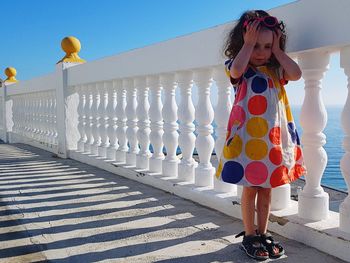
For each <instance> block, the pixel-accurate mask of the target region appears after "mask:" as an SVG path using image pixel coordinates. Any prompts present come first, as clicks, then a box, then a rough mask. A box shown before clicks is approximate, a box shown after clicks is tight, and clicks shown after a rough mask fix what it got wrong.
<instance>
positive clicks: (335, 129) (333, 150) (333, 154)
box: [292, 106, 348, 191]
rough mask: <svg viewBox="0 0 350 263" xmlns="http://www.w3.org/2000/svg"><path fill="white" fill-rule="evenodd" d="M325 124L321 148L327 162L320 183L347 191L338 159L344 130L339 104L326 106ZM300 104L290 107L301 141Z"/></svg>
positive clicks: (341, 155) (340, 153)
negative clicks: (324, 142) (323, 141)
mask: <svg viewBox="0 0 350 263" xmlns="http://www.w3.org/2000/svg"><path fill="white" fill-rule="evenodd" d="M326 110H327V117H328V120H327V125H326V127H325V129H324V130H323V133H324V134H325V135H326V137H327V138H326V144H325V145H324V146H323V148H324V149H325V150H326V152H327V156H328V163H327V166H326V169H325V171H324V173H323V176H322V179H321V184H322V185H326V186H329V187H332V188H335V189H339V190H343V191H348V189H347V186H346V183H345V180H344V177H343V175H342V173H341V170H340V160H341V158H342V157H343V156H344V148H343V147H342V143H343V139H344V131H343V130H342V127H341V112H342V107H341V106H327V107H326ZM300 111H301V107H300V106H295V107H293V108H292V112H293V117H294V119H295V124H296V126H297V129H298V133H299V135H301V142H302V140H303V139H302V133H303V131H302V129H301V127H300V122H299V118H300Z"/></svg>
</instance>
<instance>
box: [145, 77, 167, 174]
mask: <svg viewBox="0 0 350 263" xmlns="http://www.w3.org/2000/svg"><path fill="white" fill-rule="evenodd" d="M159 81H160V80H159V76H148V77H147V86H148V87H149V88H150V92H151V101H152V103H151V105H150V108H149V117H150V121H151V124H150V127H151V133H150V136H149V138H150V142H151V145H152V149H153V153H152V156H151V158H150V160H149V170H150V171H151V172H155V173H161V172H162V162H163V160H164V153H163V146H164V144H163V140H162V136H163V133H164V130H163V117H162V108H163V104H162V96H161V95H162V94H161V92H162V87H161V85H160V82H159Z"/></svg>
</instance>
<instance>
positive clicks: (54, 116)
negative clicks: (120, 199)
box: [53, 93, 58, 145]
mask: <svg viewBox="0 0 350 263" xmlns="http://www.w3.org/2000/svg"><path fill="white" fill-rule="evenodd" d="M53 112H54V115H53V129H54V136H53V139H54V140H53V142H54V144H55V145H58V132H57V98H56V93H53Z"/></svg>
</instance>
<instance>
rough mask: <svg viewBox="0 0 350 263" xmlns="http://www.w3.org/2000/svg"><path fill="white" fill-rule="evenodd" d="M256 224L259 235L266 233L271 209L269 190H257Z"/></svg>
mask: <svg viewBox="0 0 350 263" xmlns="http://www.w3.org/2000/svg"><path fill="white" fill-rule="evenodd" d="M256 206H257V222H258V232H259V234H265V233H266V232H267V224H268V220H269V215H270V208H271V189H270V188H259V189H258V197H257V202H256Z"/></svg>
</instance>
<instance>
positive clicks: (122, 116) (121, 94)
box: [115, 80, 128, 163]
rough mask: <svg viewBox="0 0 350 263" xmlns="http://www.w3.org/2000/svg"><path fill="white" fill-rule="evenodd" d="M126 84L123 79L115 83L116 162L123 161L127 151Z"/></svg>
mask: <svg viewBox="0 0 350 263" xmlns="http://www.w3.org/2000/svg"><path fill="white" fill-rule="evenodd" d="M126 86H127V81H126V80H123V81H122V85H120V86H119V85H117V117H118V121H117V124H118V127H117V138H118V144H119V146H118V149H117V151H116V154H115V160H116V162H118V163H125V160H126V152H127V151H128V141H127V138H126V128H127V127H126V113H125V109H126Z"/></svg>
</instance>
